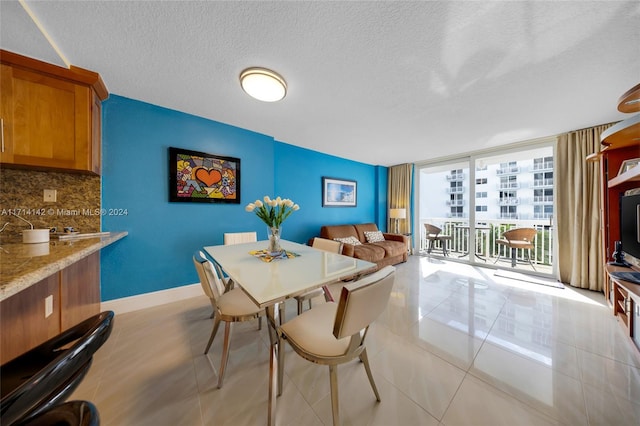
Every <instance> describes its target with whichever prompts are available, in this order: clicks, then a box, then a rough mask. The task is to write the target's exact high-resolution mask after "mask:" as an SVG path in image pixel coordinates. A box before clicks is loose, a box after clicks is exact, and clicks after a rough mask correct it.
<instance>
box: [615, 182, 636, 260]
mask: <svg viewBox="0 0 640 426" xmlns="http://www.w3.org/2000/svg"><path fill="white" fill-rule="evenodd" d="M620 241H621V242H622V251H623V252H624V253H625V258H624V260H625V261H627V262H629V263H632V264H634V265H636V266H640V194H634V195H625V196H622V197H620Z"/></svg>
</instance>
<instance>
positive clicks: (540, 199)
mask: <svg viewBox="0 0 640 426" xmlns="http://www.w3.org/2000/svg"><path fill="white" fill-rule="evenodd" d="M533 202H534V203H553V195H536V196H534V197H533Z"/></svg>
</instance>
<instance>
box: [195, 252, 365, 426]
mask: <svg viewBox="0 0 640 426" xmlns="http://www.w3.org/2000/svg"><path fill="white" fill-rule="evenodd" d="M267 246H268V241H258V242H252V243H245V244H234V245H226V246H225V245H217V246H207V247H204V250H205V251H206V252H207V254H208V255H209V256H211V258H212V259H213V260H214V261H215V262H216V263H217V264H218V265H220V267H221V268H222V269H223V270H224V272H225V273H226V274H227V275H229V277H230V278H231V279H232V280H233V281H234V282H235V283H236V284H237V285H238V286H240V288H242V290H243V291H244V292H245V293H246V294H247V295H248V296H249V297H250V298H251V299H252V300H253V301H254V302H255V304H256V305H258V306H260V307H263V308H265V309H266V312H267V319H268V323H269V341H270V354H269V403H268V421H267V423H268V424H269V425H275V424H276V422H275V420H276V395H277V396H279V395H280V394H281V392H282V372H280V373H279V372H278V368H279V365H278V352H279V351H280V350H284V349H281V344H282V342H281V341H280V337H279V335H278V332H277V327H278V324H279V321H280V319H279V315H280V312H279V305H280V304H281V303H282V302H284V301H285V300H286V299H289V298H292V297H295V296H298V295H301V294H304V293H306V292H308V291H310V290H314V289H316V288H320V287H322V286H324V285H327V284H330V283H332V282H336V281H339V280H340V279H343V278H346V277H348V278H357V277H358V276H359V275H362V274H363V273H366V272H369V271H372V270H373V269H374V268H375V267H376V264H375V263H371V262H366V261H364V260H360V259H355V258H353V257H348V256H343V255H340V254H336V253H329V252H326V251H322V250H318V249H314V248H312V247H309V246H306V245H303V244H298V243H294V242H292V241H286V240H282V241H281V246H282V248H283V249H284V250H286V253H287V256H286V257H283V258H270V257H269V256H265V253H264V249H265V248H266V247H267Z"/></svg>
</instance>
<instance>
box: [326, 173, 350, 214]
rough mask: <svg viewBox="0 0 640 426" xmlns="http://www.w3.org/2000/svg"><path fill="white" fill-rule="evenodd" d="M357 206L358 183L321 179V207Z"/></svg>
mask: <svg viewBox="0 0 640 426" xmlns="http://www.w3.org/2000/svg"><path fill="white" fill-rule="evenodd" d="M357 204H358V182H356V181H355V180H349V179H338V178H332V177H326V176H323V177H322V207H356V206H357Z"/></svg>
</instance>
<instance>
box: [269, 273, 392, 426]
mask: <svg viewBox="0 0 640 426" xmlns="http://www.w3.org/2000/svg"><path fill="white" fill-rule="evenodd" d="M394 279H395V268H394V267H393V266H386V267H384V268H382V269H381V270H379V271H377V272H374V273H373V274H371V275H368V276H366V277H363V278H361V279H360V280H358V281H355V282H353V283H350V284H347V285H345V286H344V287H343V289H342V292H341V293H340V300H339V302H338V303H334V302H330V303H324V304H321V305H318V306H316V307H315V308H313V309H310V310H308V311H305V312H304V313H302V314H300V315H298V316H297V317H295V318H293V319H292V320H290V321H287V322H286V323H284V324H283V325H282V326H280V327H279V329H278V330H279V331H280V335H281V336H282V338H283V339H284V340H286V341H287V342H289V344H290V345H291V347H292V348H293V350H294V351H295V352H296V353H297V354H298V355H300V356H301V357H302V358H304V359H306V360H307V361H310V362H313V363H315V364H322V365H328V366H329V381H330V385H331V408H332V414H333V424H334V426H338V425H339V424H340V421H339V409H338V401H339V398H338V365H339V364H344V363H346V362H349V361H351V360H352V359H354V358H359V359H360V360H361V361H362V363H363V364H364V368H365V371H366V373H367V377H368V378H369V383H370V384H371V388H372V389H373V393H374V394H375V396H376V400H378V401H380V394H379V393H378V389H377V388H376V384H375V381H374V380H373V375H372V374H371V367H370V365H369V359H368V357H367V348H366V346H365V343H364V342H365V338H366V336H367V331H368V329H369V326H370V324H371V323H372V322H373V321H375V320H376V318H378V317H379V316H380V314H381V313H382V312H383V311H384V310H385V308H386V306H387V303H388V302H389V297H390V295H391V289H392V288H393V282H394ZM284 352H285V351H284V350H282V348H281V349H280V351H279V352H278V354H279V355H278V362H279V364H280V368H279V370H278V383H279V385H280V386H281V385H282V377H283V374H284V371H283V370H284Z"/></svg>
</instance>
